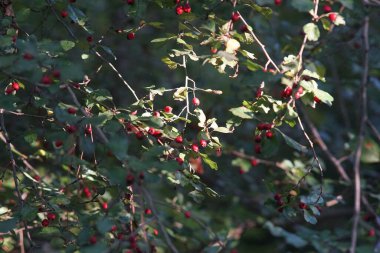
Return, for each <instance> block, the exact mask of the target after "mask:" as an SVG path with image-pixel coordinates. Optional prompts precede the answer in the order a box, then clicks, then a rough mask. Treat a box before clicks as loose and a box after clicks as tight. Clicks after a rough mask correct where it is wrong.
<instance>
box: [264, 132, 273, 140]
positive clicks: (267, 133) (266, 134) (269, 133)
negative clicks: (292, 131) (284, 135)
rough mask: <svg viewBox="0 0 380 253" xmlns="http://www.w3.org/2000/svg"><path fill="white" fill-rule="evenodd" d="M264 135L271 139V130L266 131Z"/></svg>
mask: <svg viewBox="0 0 380 253" xmlns="http://www.w3.org/2000/svg"><path fill="white" fill-rule="evenodd" d="M265 136H266V137H267V138H268V139H272V138H273V132H272V131H266V133H265Z"/></svg>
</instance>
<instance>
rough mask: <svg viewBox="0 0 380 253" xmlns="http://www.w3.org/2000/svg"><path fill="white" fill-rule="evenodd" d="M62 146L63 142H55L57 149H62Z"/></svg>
mask: <svg viewBox="0 0 380 253" xmlns="http://www.w3.org/2000/svg"><path fill="white" fill-rule="evenodd" d="M62 145H63V141H61V140H56V141H55V142H54V146H55V147H56V148H60V147H62Z"/></svg>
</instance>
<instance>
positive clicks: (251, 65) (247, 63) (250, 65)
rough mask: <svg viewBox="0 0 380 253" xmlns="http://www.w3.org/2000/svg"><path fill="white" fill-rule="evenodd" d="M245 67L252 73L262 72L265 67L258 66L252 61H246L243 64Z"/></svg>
mask: <svg viewBox="0 0 380 253" xmlns="http://www.w3.org/2000/svg"><path fill="white" fill-rule="evenodd" d="M243 64H244V65H245V66H247V68H248V69H249V70H250V71H257V70H261V69H263V67H261V65H260V64H257V63H255V62H253V61H251V60H246V61H245V62H244V63H243Z"/></svg>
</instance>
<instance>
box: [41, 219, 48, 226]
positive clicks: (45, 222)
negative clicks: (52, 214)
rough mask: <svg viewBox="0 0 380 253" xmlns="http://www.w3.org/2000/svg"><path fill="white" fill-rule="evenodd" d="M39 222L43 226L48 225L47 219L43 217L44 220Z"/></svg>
mask: <svg viewBox="0 0 380 253" xmlns="http://www.w3.org/2000/svg"><path fill="white" fill-rule="evenodd" d="M41 224H42V226H43V227H47V226H49V221H48V220H47V219H44V220H42V222H41Z"/></svg>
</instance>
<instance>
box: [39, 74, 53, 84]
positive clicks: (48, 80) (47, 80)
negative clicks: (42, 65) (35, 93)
mask: <svg viewBox="0 0 380 253" xmlns="http://www.w3.org/2000/svg"><path fill="white" fill-rule="evenodd" d="M41 83H43V84H52V83H53V80H52V79H51V77H50V76H46V75H45V76H43V77H42V79H41Z"/></svg>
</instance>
